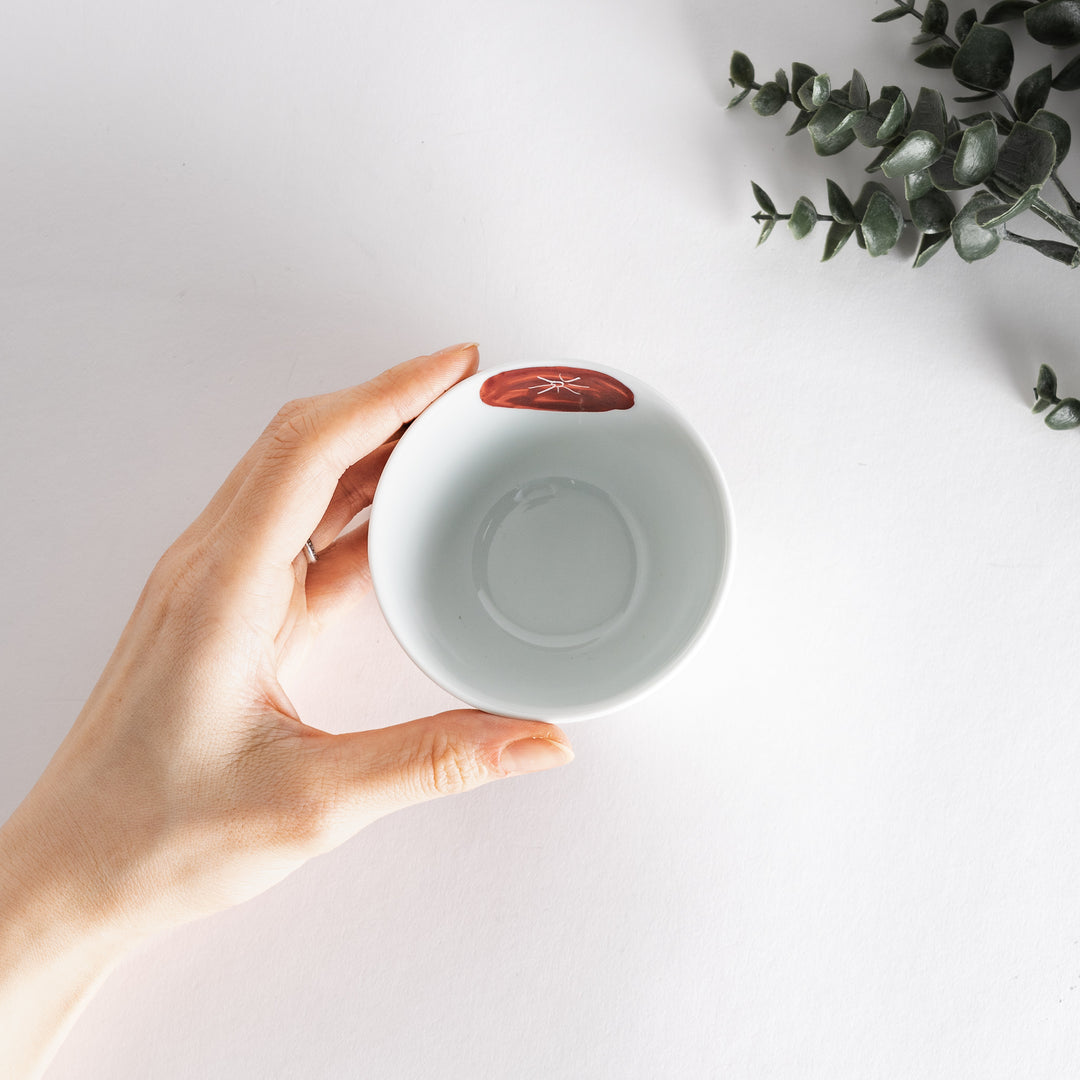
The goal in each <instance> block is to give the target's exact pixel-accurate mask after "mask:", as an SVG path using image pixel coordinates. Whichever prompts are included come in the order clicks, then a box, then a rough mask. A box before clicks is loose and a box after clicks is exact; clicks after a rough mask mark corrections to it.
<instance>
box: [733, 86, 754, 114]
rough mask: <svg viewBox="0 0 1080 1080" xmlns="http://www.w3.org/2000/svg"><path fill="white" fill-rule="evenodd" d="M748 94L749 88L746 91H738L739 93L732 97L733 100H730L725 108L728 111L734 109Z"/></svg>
mask: <svg viewBox="0 0 1080 1080" xmlns="http://www.w3.org/2000/svg"><path fill="white" fill-rule="evenodd" d="M749 93H750V90H749V88H748V89H746V90H740V91H739V92H738V93H737V94H736V95H735V96H734V97H733V98H732V99H731V100H730V101H729V102H728V104H727V107H728V108H729V109H734V108H735V106H736V105H738V104H739V102H741V101H742V99H743V98H744V97H746V95H747V94H749Z"/></svg>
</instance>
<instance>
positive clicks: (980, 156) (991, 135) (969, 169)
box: [953, 120, 998, 187]
mask: <svg viewBox="0 0 1080 1080" xmlns="http://www.w3.org/2000/svg"><path fill="white" fill-rule="evenodd" d="M997 155H998V135H997V128H996V127H995V126H994V121H993V120H984V121H983V122H982V123H981V124H976V125H975V126H974V127H970V128H968V129H967V131H965V132H964V134H963V136H962V137H961V139H960V147H959V149H958V150H957V151H956V160H955V161H954V162H953V177H954V179H955V180H956V181H957V183H960V184H963V185H964V186H965V187H973V186H974V185H975V184H981V183H982V182H983V181H984V180H985V179H986V178H987V177H988V176H989V175H990V174H991V173H992V172H993V171H994V166H995V165H996V164H997Z"/></svg>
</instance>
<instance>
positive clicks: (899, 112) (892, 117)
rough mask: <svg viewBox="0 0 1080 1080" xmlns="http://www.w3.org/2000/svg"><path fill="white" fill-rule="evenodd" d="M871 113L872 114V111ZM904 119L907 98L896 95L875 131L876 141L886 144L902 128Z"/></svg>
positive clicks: (905, 116) (905, 117)
mask: <svg viewBox="0 0 1080 1080" xmlns="http://www.w3.org/2000/svg"><path fill="white" fill-rule="evenodd" d="M880 100H882V101H884V100H885V98H884V97H882V98H881V99H880ZM871 113H873V110H872V109H871ZM906 119H907V98H906V97H904V95H903V94H898V95H897V96H896V98H895V99H894V100H893V102H892V104H891V105H890V106H889V112H888V114H887V115H886V117H885V119H884V120H882V121H881V124H880V126H879V127H878V129H877V133H876V137H877V139H878V140H880V141H881V142H883V143H884V142H888V141H889V140H890V139H891V138H892V137H893V136H894V135H895V134H896V133H897V132H898V131H899V130H900V129H901V128H902V127H903V126H904V121H905V120H906Z"/></svg>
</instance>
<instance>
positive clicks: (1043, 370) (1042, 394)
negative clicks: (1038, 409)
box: [1035, 364, 1058, 401]
mask: <svg viewBox="0 0 1080 1080" xmlns="http://www.w3.org/2000/svg"><path fill="white" fill-rule="evenodd" d="M1035 397H1036V398H1046V400H1047V401H1057V399H1058V396H1057V375H1055V374H1054V369H1053V368H1052V367H1051V366H1050V365H1049V364H1043V365H1041V366H1040V368H1039V377H1038V379H1036V380H1035Z"/></svg>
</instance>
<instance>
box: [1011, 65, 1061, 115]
mask: <svg viewBox="0 0 1080 1080" xmlns="http://www.w3.org/2000/svg"><path fill="white" fill-rule="evenodd" d="M1052 82H1053V75H1052V74H1051V72H1050V65H1049V64H1047V65H1046V67H1041V68H1039V70H1038V71H1033V72H1032V73H1031V74H1030V75H1029V76H1028V77H1027V78H1026V79H1024V81H1023V82H1022V83H1021V84H1020V85H1019V86H1018V87H1017V88H1016V96H1015V97H1014V98H1013V104H1014V105H1015V106H1016V111H1017V112H1018V113H1019V114H1020V119H1021V120H1030V119H1031V118H1032V117H1033V116H1034V115H1035V114H1036V113H1037V112H1038V111H1039V110H1040V109H1041V108H1042V107H1043V106H1044V105H1045V104H1046V99H1047V98H1048V97H1049V96H1050V85H1051V83H1052Z"/></svg>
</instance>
